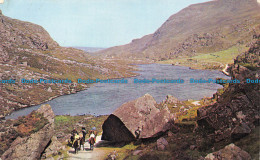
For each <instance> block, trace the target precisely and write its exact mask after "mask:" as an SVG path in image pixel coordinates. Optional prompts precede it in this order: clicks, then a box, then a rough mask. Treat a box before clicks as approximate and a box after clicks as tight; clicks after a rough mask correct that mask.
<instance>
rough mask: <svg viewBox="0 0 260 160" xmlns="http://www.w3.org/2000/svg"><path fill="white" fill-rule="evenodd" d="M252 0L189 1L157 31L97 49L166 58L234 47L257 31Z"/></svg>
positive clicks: (242, 44)
mask: <svg viewBox="0 0 260 160" xmlns="http://www.w3.org/2000/svg"><path fill="white" fill-rule="evenodd" d="M259 11H260V6H259V5H258V4H257V1H256V0H237V1H234V0H216V1H210V2H206V3H201V4H194V5H191V6H189V7H187V8H185V9H183V10H181V11H180V12H178V13H176V14H174V15H172V16H171V17H170V18H169V19H168V20H167V21H166V22H165V23H164V24H163V25H162V26H161V27H160V28H159V29H158V30H157V31H155V32H154V33H153V34H150V35H146V36H144V37H142V38H140V39H135V40H133V41H132V42H131V43H129V44H126V45H123V46H117V47H112V48H108V49H106V50H103V51H100V53H99V54H100V55H105V56H106V57H107V58H111V57H112V58H113V57H114V58H122V57H123V58H125V57H128V58H133V59H136V58H140V59H150V60H151V59H152V60H156V61H158V60H167V59H173V58H177V57H178V58H180V57H192V56H195V55H201V54H204V53H212V52H217V51H222V50H227V49H230V48H232V47H236V48H238V51H236V52H237V53H241V49H243V48H244V47H245V46H246V45H247V44H248V43H249V42H250V41H251V40H252V35H253V34H255V33H257V32H259V31H260V25H259V24H260V12H259ZM229 54H231V53H229Z"/></svg>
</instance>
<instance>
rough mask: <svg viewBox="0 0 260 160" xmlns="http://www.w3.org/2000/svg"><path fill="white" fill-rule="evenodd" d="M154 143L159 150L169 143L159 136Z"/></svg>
mask: <svg viewBox="0 0 260 160" xmlns="http://www.w3.org/2000/svg"><path fill="white" fill-rule="evenodd" d="M156 145H157V149H158V150H159V151H164V150H165V148H166V147H167V146H168V145H169V143H168V142H167V140H166V139H165V138H163V137H161V138H159V139H158V140H157V141H156Z"/></svg>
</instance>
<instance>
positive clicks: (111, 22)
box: [0, 0, 208, 48]
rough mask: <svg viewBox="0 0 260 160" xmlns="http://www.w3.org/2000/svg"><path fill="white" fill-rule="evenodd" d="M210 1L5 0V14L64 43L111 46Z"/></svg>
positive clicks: (150, 31) (124, 41)
mask: <svg viewBox="0 0 260 160" xmlns="http://www.w3.org/2000/svg"><path fill="white" fill-rule="evenodd" d="M206 1H208V0H5V2H4V3H3V4H0V9H1V10H2V12H3V14H4V15H6V16H9V17H11V18H15V19H19V20H23V21H28V22H32V23H36V24H38V25H41V26H43V27H44V28H45V29H46V30H47V31H48V32H49V34H50V35H51V37H52V38H53V39H54V40H55V41H57V42H58V43H59V44H60V45H61V46H74V47H76V46H77V47H102V48H107V47H112V46H117V45H123V44H127V43H129V42H131V41H132V40H133V39H137V38H141V37H142V36H144V35H147V34H151V33H154V32H155V31H156V30H157V29H158V28H159V27H160V26H161V25H162V24H163V23H164V22H165V21H166V20H167V19H168V18H169V17H170V16H171V15H173V14H175V13H177V12H178V11H180V10H181V9H183V8H185V7H187V6H189V5H191V4H195V3H202V2H206Z"/></svg>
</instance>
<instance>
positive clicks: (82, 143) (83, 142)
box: [79, 137, 85, 151]
mask: <svg viewBox="0 0 260 160" xmlns="http://www.w3.org/2000/svg"><path fill="white" fill-rule="evenodd" d="M84 144H85V138H84V137H80V139H79V150H80V149H81V146H82V147H83V151H84Z"/></svg>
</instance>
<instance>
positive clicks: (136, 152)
mask: <svg viewBox="0 0 260 160" xmlns="http://www.w3.org/2000/svg"><path fill="white" fill-rule="evenodd" d="M142 151H143V150H135V151H133V152H132V154H133V155H134V156H136V155H139V154H140V153H141V152H142Z"/></svg>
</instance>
